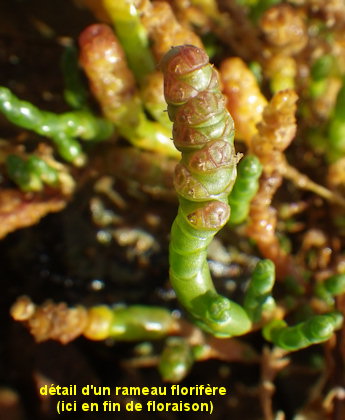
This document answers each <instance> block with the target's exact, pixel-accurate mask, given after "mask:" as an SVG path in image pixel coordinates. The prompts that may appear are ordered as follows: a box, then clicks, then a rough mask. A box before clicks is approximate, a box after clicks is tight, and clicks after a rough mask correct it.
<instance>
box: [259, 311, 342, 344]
mask: <svg viewBox="0 0 345 420" xmlns="http://www.w3.org/2000/svg"><path fill="white" fill-rule="evenodd" d="M342 322H343V316H342V315H341V314H340V313H339V312H334V313H329V314H325V315H314V316H312V317H311V318H310V319H308V320H307V321H304V322H301V323H299V324H297V325H295V326H292V327H289V326H287V323H286V322H285V321H283V320H275V321H272V322H270V323H269V324H267V325H266V326H265V327H264V329H263V335H264V337H265V338H266V340H268V341H272V342H273V343H274V344H275V345H276V346H278V347H281V348H282V349H285V350H290V351H295V350H299V349H302V348H305V347H309V346H310V345H312V344H318V343H323V342H324V341H327V340H329V339H330V338H331V336H332V334H333V333H334V331H335V330H337V329H339V328H340V327H341V325H342Z"/></svg>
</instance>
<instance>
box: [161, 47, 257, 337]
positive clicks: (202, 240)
mask: <svg viewBox="0 0 345 420" xmlns="http://www.w3.org/2000/svg"><path fill="white" fill-rule="evenodd" d="M162 69H163V73H164V94H165V99H166V101H167V103H168V114H169V117H170V119H171V120H172V121H173V123H174V124H173V137H174V143H175V146H176V147H177V149H179V150H180V151H181V152H182V160H181V162H180V163H179V164H178V165H177V167H176V171H175V180H174V183H175V189H176V191H177V194H178V197H179V202H180V206H179V210H178V215H177V217H176V219H175V221H174V223H173V226H172V230H171V241H170V279H171V283H172V286H173V288H174V290H175V292H176V295H177V297H178V299H179V301H180V302H181V303H182V305H183V306H184V307H185V308H186V309H187V310H188V312H189V313H190V314H191V315H192V316H193V318H194V319H195V321H196V323H197V324H198V325H199V326H200V327H201V328H203V329H204V330H205V331H208V332H210V333H211V334H214V335H215V336H219V337H230V336H233V335H240V334H244V333H245V332H247V331H248V330H249V329H250V327H251V322H250V320H249V318H248V316H247V314H246V312H245V311H244V310H243V308H242V307H241V306H240V305H238V304H236V303H235V302H232V301H230V300H229V299H227V298H226V297H224V296H221V295H219V294H218V293H217V292H216V290H215V287H214V285H213V282H212V279H211V275H210V271H209V267H208V264H207V260H206V254H207V247H208V245H209V244H210V242H211V241H212V239H213V237H214V235H215V234H216V233H217V232H218V231H219V230H220V229H221V228H222V227H223V226H224V225H225V224H226V223H227V221H228V219H229V216H230V208H229V205H228V195H229V192H230V191H231V188H232V186H233V184H234V181H235V178H236V163H237V156H236V154H235V151H234V146H233V137H234V129H233V121H232V118H231V116H230V114H229V113H228V111H227V110H226V107H225V99H224V97H223V95H222V94H221V92H220V90H219V81H218V75H217V72H216V70H215V69H214V68H213V67H212V66H211V65H210V64H209V60H208V56H207V55H206V53H205V51H204V50H202V49H200V48H197V47H195V46H192V45H183V46H178V47H174V48H172V49H171V50H170V51H169V52H168V53H167V54H166V56H165V57H164V58H163V60H162Z"/></svg>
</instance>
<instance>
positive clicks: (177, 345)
mask: <svg viewBox="0 0 345 420" xmlns="http://www.w3.org/2000/svg"><path fill="white" fill-rule="evenodd" d="M193 363H194V357H193V351H192V348H191V347H190V345H189V344H188V343H187V341H186V340H185V339H184V338H181V337H170V338H168V339H167V341H166V343H165V348H164V350H163V352H162V354H161V357H160V361H159V365H158V370H159V373H160V374H161V376H162V379H163V381H165V382H173V383H174V382H180V381H182V379H184V378H185V377H186V376H187V374H188V373H189V371H190V369H191V368H192V366H193Z"/></svg>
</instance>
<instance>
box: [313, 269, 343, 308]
mask: <svg viewBox="0 0 345 420" xmlns="http://www.w3.org/2000/svg"><path fill="white" fill-rule="evenodd" d="M315 293H316V295H317V296H319V297H320V298H321V299H324V300H325V301H326V302H327V303H328V304H329V305H333V304H334V296H338V295H341V294H343V293H345V274H344V273H343V274H335V275H334V276H331V277H329V278H328V279H326V280H325V281H324V282H323V283H319V284H317V286H316V288H315Z"/></svg>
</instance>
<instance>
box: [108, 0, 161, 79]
mask: <svg viewBox="0 0 345 420" xmlns="http://www.w3.org/2000/svg"><path fill="white" fill-rule="evenodd" d="M103 6H104V8H105V9H106V11H107V13H108V14H109V16H110V18H111V20H112V23H113V25H114V28H115V32H116V35H117V36H118V38H119V40H120V43H121V45H122V47H123V49H124V51H125V54H126V57H127V60H128V64H129V67H130V69H131V70H132V72H133V73H134V76H135V79H136V80H138V82H139V84H141V83H142V82H143V81H144V79H145V77H146V75H147V74H149V73H151V72H152V71H153V70H154V69H155V64H154V60H153V57H152V54H151V51H150V49H149V42H148V38H147V33H146V30H145V28H144V26H143V25H142V23H141V21H140V17H139V14H138V11H137V9H136V7H135V4H134V1H133V0H103Z"/></svg>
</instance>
